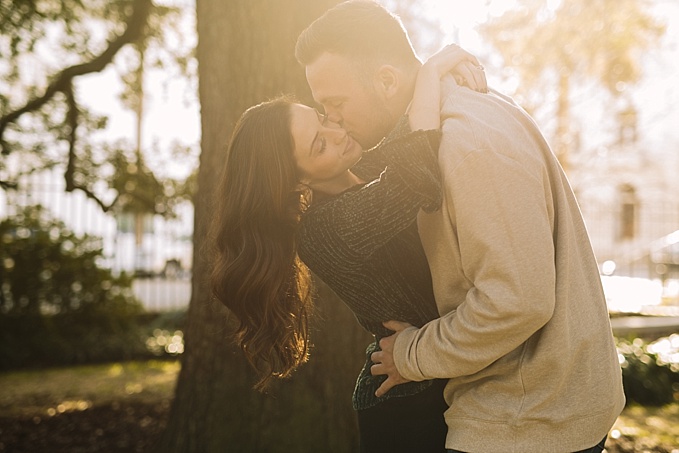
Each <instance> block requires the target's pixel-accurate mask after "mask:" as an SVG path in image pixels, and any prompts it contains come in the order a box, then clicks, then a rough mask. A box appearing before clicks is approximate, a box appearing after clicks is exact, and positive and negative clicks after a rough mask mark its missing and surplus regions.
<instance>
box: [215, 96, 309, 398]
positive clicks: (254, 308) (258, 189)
mask: <svg viewBox="0 0 679 453" xmlns="http://www.w3.org/2000/svg"><path fill="white" fill-rule="evenodd" d="M292 103H293V101H292V99H291V98H289V97H281V98H278V99H275V100H273V101H268V102H264V103H262V104H259V105H256V106H254V107H251V108H249V109H248V110H246V111H245V113H243V115H242V116H241V118H240V119H239V121H238V123H237V124H236V126H235V129H234V131H233V135H232V137H231V141H230V144H229V147H228V152H227V155H226V161H225V166H224V168H223V172H222V175H221V180H220V183H219V191H218V193H217V201H216V203H217V206H216V208H217V209H216V213H215V214H216V215H215V217H214V223H213V225H212V234H211V236H212V243H213V246H214V251H215V257H214V265H213V267H212V272H211V283H212V291H213V293H214V296H215V297H216V298H217V299H218V300H219V301H221V302H222V303H223V304H224V305H226V306H227V307H228V308H229V309H230V310H231V311H232V312H233V313H234V314H235V315H236V317H237V318H238V320H239V322H240V323H239V326H238V329H237V331H236V341H237V344H238V345H239V346H240V347H241V349H242V350H243V352H244V353H245V357H246V358H247V359H248V361H249V362H250V364H251V365H252V366H253V367H254V368H255V370H257V372H258V373H259V381H258V382H257V383H256V384H255V388H256V389H258V390H260V391H263V390H265V389H266V387H267V385H268V384H269V383H270V380H271V378H273V377H287V376H289V375H290V374H291V373H292V372H293V371H294V370H295V369H296V368H297V367H298V366H299V365H301V364H302V363H304V362H306V360H307V358H308V353H309V318H310V313H311V310H312V305H311V276H310V273H309V270H308V269H307V267H306V266H305V265H304V264H303V263H302V262H301V261H300V259H299V257H298V256H297V245H296V228H297V225H298V223H299V217H300V215H301V214H302V212H303V209H304V206H305V203H304V196H303V194H302V193H301V192H299V191H298V190H297V189H296V188H297V187H298V178H297V170H296V165H295V159H294V154H293V147H294V143H293V138H292V135H291V131H290V107H291V105H292Z"/></svg>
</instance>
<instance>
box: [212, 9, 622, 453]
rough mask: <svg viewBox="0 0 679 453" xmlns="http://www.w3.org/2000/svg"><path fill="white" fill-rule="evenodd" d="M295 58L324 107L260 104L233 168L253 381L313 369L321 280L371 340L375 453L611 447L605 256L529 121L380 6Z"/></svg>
mask: <svg viewBox="0 0 679 453" xmlns="http://www.w3.org/2000/svg"><path fill="white" fill-rule="evenodd" d="M295 51H296V57H297V60H298V61H299V62H300V64H301V65H302V66H303V67H304V69H305V71H306V77H307V81H308V83H309V86H310V88H311V92H312V94H313V97H314V99H315V101H316V102H317V103H318V104H320V105H321V106H322V107H323V108H322V111H318V110H316V109H314V108H311V107H308V106H304V105H301V104H299V103H296V102H294V100H292V99H290V98H278V99H275V100H272V101H267V102H264V103H262V104H259V105H256V106H253V107H251V108H250V109H248V110H247V111H246V112H245V113H244V114H243V115H242V117H241V118H240V120H239V122H238V123H237V125H236V127H235V129H234V132H233V135H232V138H231V142H230V144H229V148H228V152H227V154H226V156H225V160H224V169H223V175H222V180H221V183H220V187H219V189H218V190H219V196H218V197H217V198H218V199H219V200H220V201H219V203H220V205H219V206H218V209H217V212H216V215H215V219H214V228H213V243H214V249H215V252H216V258H215V262H214V266H213V271H212V284H213V290H214V294H215V296H216V298H217V299H218V300H220V301H221V302H222V303H224V304H225V305H227V306H228V307H229V309H230V310H231V311H232V312H233V313H234V314H235V315H236V316H237V317H238V319H239V321H240V327H239V329H238V332H237V341H238V343H239V345H240V346H241V348H242V349H243V352H244V353H245V355H246V357H247V358H248V360H249V361H250V362H251V363H252V364H253V365H254V366H255V368H256V369H257V370H258V371H259V372H260V381H259V383H258V385H257V387H259V388H260V389H261V388H264V387H265V386H266V385H267V383H268V382H269V381H270V379H272V378H274V377H277V376H288V375H290V374H291V373H292V372H293V371H294V370H295V369H296V368H297V367H298V366H299V365H300V364H302V363H303V362H305V361H306V359H307V355H308V344H309V327H308V319H309V314H310V312H311V310H312V304H313V301H312V291H311V273H312V272H313V274H314V275H315V276H316V277H318V278H320V279H322V280H323V281H324V282H325V283H326V284H327V285H328V286H330V287H331V288H332V289H333V290H334V291H335V293H336V294H337V295H338V296H339V297H340V298H341V299H342V300H343V301H344V302H345V303H346V304H347V306H348V307H349V308H350V309H351V310H352V311H353V312H354V314H355V315H356V319H357V320H358V322H359V323H360V324H361V325H362V327H363V328H365V329H366V330H367V331H369V332H370V333H372V334H373V335H374V337H375V341H374V343H372V344H371V345H369V346H368V349H367V354H366V364H365V366H364V368H363V370H362V371H361V373H360V375H359V376H358V379H357V383H356V388H355V391H354V395H353V403H354V408H355V409H356V411H357V416H358V422H359V430H360V442H361V451H362V452H400V451H403V452H503V453H506V452H514V453H531V452H540V453H542V452H550V453H551V452H601V451H602V450H603V446H604V442H605V439H606V435H607V433H608V430H609V429H610V428H611V426H612V425H613V423H614V421H615V419H616V418H617V416H618V415H619V413H620V411H621V410H622V408H623V406H624V394H623V390H622V379H621V372H620V367H619V364H618V359H617V353H616V350H615V345H614V342H613V336H612V333H611V327H610V322H609V318H608V312H607V307H606V303H605V298H604V294H603V290H602V287H601V282H600V279H599V273H598V268H597V263H596V260H595V258H594V254H593V252H592V249H591V245H590V242H589V238H588V235H587V231H586V228H585V225H584V222H583V220H582V217H581V214H580V210H579V208H578V205H577V202H576V200H575V197H574V195H573V192H572V190H571V188H570V185H569V183H568V180H567V178H566V175H565V174H564V172H563V170H562V168H561V167H560V165H559V163H558V161H557V159H556V158H555V156H554V154H553V153H552V151H551V149H550V147H549V145H548V144H547V142H546V141H545V139H544V138H543V136H542V134H541V133H540V131H539V129H538V128H537V126H536V125H535V123H534V122H533V120H532V119H531V118H530V117H529V116H528V115H527V114H526V113H525V112H524V111H523V110H522V109H521V108H519V107H518V106H517V105H516V104H515V103H514V102H513V101H512V100H511V99H510V98H507V97H505V96H503V95H501V94H499V93H497V92H495V91H493V90H489V89H488V88H487V86H486V79H485V74H484V73H483V68H482V67H481V66H480V65H479V64H478V61H477V60H476V59H475V58H474V57H473V56H471V55H470V54H468V53H467V52H465V51H464V50H462V49H460V48H459V47H457V46H455V45H451V46H447V47H445V48H443V49H442V50H441V51H439V52H438V53H436V54H435V55H433V56H432V57H431V58H430V59H428V60H427V61H426V62H425V63H421V62H420V60H419V59H418V58H417V56H416V55H415V53H414V51H413V49H412V46H411V44H410V41H409V39H408V36H407V34H406V32H405V30H404V28H403V26H402V24H401V22H400V20H399V19H398V18H397V17H396V16H394V15H392V14H391V13H389V12H388V11H387V10H386V9H384V8H383V7H382V6H380V5H379V4H377V3H375V2H373V1H370V0H350V1H347V2H344V3H341V4H339V5H337V6H336V7H334V8H332V9H330V10H328V11H327V12H326V13H325V14H324V15H323V16H321V17H320V18H318V19H317V20H316V21H314V22H313V23H312V24H311V25H310V26H309V27H308V28H307V29H306V30H304V31H303V32H302V34H301V35H300V36H299V38H298V41H297V46H296V50H295Z"/></svg>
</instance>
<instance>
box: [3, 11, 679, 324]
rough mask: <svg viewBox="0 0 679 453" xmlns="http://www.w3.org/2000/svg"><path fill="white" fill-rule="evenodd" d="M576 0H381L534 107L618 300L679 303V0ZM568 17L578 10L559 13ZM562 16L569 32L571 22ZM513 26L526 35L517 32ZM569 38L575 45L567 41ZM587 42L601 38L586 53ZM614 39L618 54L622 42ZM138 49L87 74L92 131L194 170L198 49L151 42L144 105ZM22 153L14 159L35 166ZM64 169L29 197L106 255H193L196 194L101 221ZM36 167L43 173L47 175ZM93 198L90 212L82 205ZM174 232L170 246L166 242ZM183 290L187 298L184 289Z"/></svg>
mask: <svg viewBox="0 0 679 453" xmlns="http://www.w3.org/2000/svg"><path fill="white" fill-rule="evenodd" d="M569 3H573V4H574V5H575V6H574V7H577V4H578V3H579V2H577V1H572V2H561V1H557V0H551V1H545V2H520V1H512V0H500V1H497V0H494V1H490V0H486V1H479V2H466V1H462V0H446V1H443V0H421V1H418V2H406V1H397V0H383V4H385V5H386V6H387V7H389V8H390V9H392V10H393V11H395V12H397V13H398V14H400V15H401V16H402V18H403V20H404V22H405V25H406V27H407V29H408V31H409V33H410V35H411V38H412V41H413V43H414V45H415V47H416V50H417V51H418V53H419V54H420V55H421V56H422V57H423V58H426V56H428V55H430V54H431V53H432V52H434V51H435V50H437V49H438V48H440V47H441V46H442V45H444V44H446V43H449V42H457V43H459V44H461V45H462V46H463V47H464V48H466V49H468V50H469V51H471V52H472V53H474V54H475V55H477V56H478V58H479V59H480V60H481V61H482V62H483V64H484V65H485V67H486V72H487V76H488V79H489V81H490V83H491V85H492V86H494V87H496V88H498V89H500V90H501V91H504V92H505V93H507V94H510V95H512V96H514V97H515V99H516V100H517V101H518V102H519V103H521V105H522V106H524V108H526V109H527V110H528V111H529V112H530V113H531V114H532V115H533V116H534V118H535V119H536V121H537V122H538V124H539V125H540V127H541V129H542V130H543V132H544V133H545V135H546V136H547V138H548V140H549V141H550V143H551V144H552V146H553V148H554V150H555V152H557V154H558V155H559V158H560V160H561V161H562V164H563V165H564V167H565V168H566V170H567V172H568V174H569V177H570V179H571V182H572V185H573V188H574V190H575V191H576V194H577V195H578V198H579V200H580V203H581V206H582V210H583V213H584V215H585V218H586V221H587V224H588V227H589V230H590V234H591V236H592V242H593V245H594V248H595V252H596V254H597V258H598V260H599V262H600V264H601V271H602V275H603V278H604V284H605V287H606V290H607V294H608V296H609V303H610V307H611V310H612V311H625V312H629V311H631V312H644V311H648V310H651V311H654V310H655V311H656V312H657V309H654V308H653V307H658V306H662V307H665V308H663V310H665V311H666V312H668V313H670V312H671V313H673V314H677V313H676V312H674V311H672V308H671V307H674V306H676V305H677V304H679V283H678V280H677V278H678V275H679V274H677V272H679V271H678V268H677V266H679V245H678V244H677V242H678V241H677V238H676V234H674V235H673V233H674V232H675V231H677V230H678V229H679V201H677V198H676V194H677V193H678V192H679V183H678V181H679V178H677V177H676V176H675V175H676V174H679V128H677V127H676V125H677V124H679V109H677V108H675V106H676V105H677V104H678V103H679V83H677V82H679V68H678V65H679V63H677V62H678V61H679V49H678V41H679V33H677V27H678V26H679V4H677V2H674V1H669V0H655V1H650V2H638V5H639V6H640V7H643V8H644V10H643V14H645V15H647V16H648V18H649V21H650V24H649V23H646V25H645V26H646V27H648V28H651V29H653V30H652V31H649V32H647V33H644V32H643V30H642V31H639V30H637V28H638V27H640V26H641V25H640V23H639V22H638V21H635V19H636V18H635V17H626V16H625V15H624V14H625V12H626V9H625V8H626V7H623V6H622V5H625V4H628V3H630V2H623V3H621V4H620V5H618V3H616V2H602V7H606V8H609V9H608V10H605V9H604V10H605V11H607V12H606V14H605V15H602V16H600V17H591V18H584V19H583V18H582V17H579V16H577V15H576V16H575V18H573V17H571V18H568V17H563V16H564V14H563V13H559V14H561V16H557V13H558V12H559V11H561V10H563V9H564V8H563V6H564V4H566V5H568V4H569ZM632 3H634V2H632ZM165 4H168V5H173V6H180V7H181V8H182V14H181V16H180V17H179V18H178V19H177V20H176V23H177V26H176V28H174V29H172V31H171V32H168V36H167V37H166V45H167V46H168V47H170V48H177V49H182V51H186V49H190V48H192V47H193V46H195V43H196V36H195V30H194V11H193V4H192V3H191V2H189V1H183V0H182V1H180V0H177V1H173V2H165ZM526 5H528V6H526ZM531 8H532V9H533V10H531ZM604 10H602V12H603V11H604ZM517 11H518V12H521V11H523V13H522V14H523V16H525V17H521V15H522V14H517V17H516V18H506V19H504V20H503V15H509V14H513V13H516V12H517ZM634 12H635V11H634V10H631V9H630V10H629V11H628V13H629V14H632V13H634ZM574 14H575V13H574ZM531 16H532V18H531ZM568 20H570V21H572V22H573V23H571V24H568V23H566V24H565V25H564V24H563V23H561V24H559V21H561V22H565V21H568ZM550 21H551V22H552V23H553V24H552V25H551V27H552V28H553V29H555V30H557V31H556V32H554V33H555V34H554V35H549V32H540V33H538V32H537V31H536V30H538V28H545V29H549V28H550V25H549V22H550ZM579 21H581V22H583V24H578V22H579ZM590 22H593V23H595V25H594V27H599V28H602V29H604V30H610V33H608V34H609V35H611V34H615V33H618V34H620V35H621V36H622V37H621V38H619V39H618V40H617V41H614V42H608V43H601V45H602V46H603V45H607V46H618V49H617V50H615V49H613V50H611V49H604V51H601V52H599V53H597V52H596V51H595V50H592V49H596V48H597V45H598V44H599V42H597V40H596V39H591V40H590V38H589V37H587V36H581V35H580V34H579V33H578V30H579V29H580V28H578V27H579V26H580V25H582V26H583V28H585V26H586V25H589V23H590ZM545 24H546V25H545ZM519 25H520V26H521V28H520V29H519ZM484 27H485V28H484ZM558 27H562V29H563V30H571V31H572V33H571V34H568V33H565V32H564V33H560V32H559V30H558ZM569 27H570V28H569ZM616 27H618V28H621V30H622V31H621V30H617V31H616ZM654 27H655V29H654ZM93 29H95V30H96V27H93ZM656 29H657V30H656ZM658 30H659V31H658ZM519 31H521V33H519ZM54 33H56V31H54ZM559 33H560V34H559ZM625 33H627V34H629V35H630V37H628V38H627V39H628V41H629V39H636V40H638V41H639V43H638V45H631V44H630V43H629V42H628V41H626V40H625V39H624V37H625V36H626V35H625ZM95 35H96V33H95ZM545 37H548V38H549V39H548V40H547V38H545ZM103 38H104V37H103V36H99V39H103ZM510 38H511V39H515V40H518V41H519V42H518V44H517V43H511V42H510V43H508V42H509V41H508V39H510ZM641 38H643V39H641ZM511 39H510V41H511ZM497 45H499V46H500V47H498V46H497ZM41 46H42V47H44V48H42V47H41V48H39V54H40V55H41V58H40V59H39V60H36V59H32V60H31V59H27V60H26V61H25V67H26V68H27V70H26V71H24V72H23V73H22V75H23V76H24V77H26V78H29V80H27V82H28V83H36V84H38V85H40V83H43V82H40V81H41V80H43V77H44V75H45V74H46V73H49V72H50V71H53V70H54V69H55V68H58V67H59V66H60V64H61V63H62V62H61V61H60V60H59V58H58V57H54V55H58V53H57V52H56V51H54V49H51V48H50V42H49V41H48V42H41ZM569 46H572V49H570V53H568V52H563V55H558V54H557V51H558V50H559V49H566V50H568V48H569ZM583 46H586V47H583ZM624 46H628V48H626V49H625V48H623V47H624ZM587 47H588V48H590V51H588V52H587V53H586V52H585V50H584V49H586V48H587ZM614 50H615V51H617V52H619V53H620V55H613V52H614ZM578 52H579V53H578ZM602 52H603V55H602ZM606 52H607V53H606ZM606 55H609V56H611V55H613V56H612V57H611V58H621V59H624V58H629V59H630V60H631V62H630V67H627V66H625V65H626V64H627V62H625V61H622V62H621V64H620V65H618V67H615V66H613V65H611V66H607V65H606V64H605V63H602V59H604V58H606ZM135 58H136V57H135V55H134V52H133V51H132V50H130V49H124V50H123V51H122V52H121V55H120V56H119V57H117V58H116V60H115V64H114V65H111V66H110V67H109V68H107V69H106V70H104V71H103V72H101V73H95V74H90V75H87V76H84V77H81V78H79V79H78V80H77V96H78V99H79V101H80V102H81V104H82V105H85V106H87V108H89V109H91V111H92V112H93V114H98V115H106V116H108V122H107V124H106V127H105V128H104V129H103V130H99V131H95V132H93V134H92V139H93V140H100V141H108V142H112V141H113V142H114V141H116V140H122V141H127V142H128V143H137V144H138V146H139V148H140V149H141V150H142V152H143V156H144V160H145V164H146V165H147V166H148V167H149V168H150V169H151V170H152V171H153V172H155V173H156V174H158V175H160V176H162V177H171V178H176V179H180V180H181V179H184V178H187V177H188V176H189V175H190V174H191V172H192V171H193V169H195V167H196V165H197V156H198V149H199V140H200V116H199V113H200V112H199V106H198V101H197V95H196V83H197V82H196V80H195V61H193V60H190V61H189V62H188V64H187V65H188V72H187V73H186V74H182V73H181V72H180V71H179V70H177V69H176V68H172V67H167V66H163V67H158V66H157V65H156V64H154V62H153V60H154V58H155V57H154V55H153V54H151V55H150V56H147V61H146V62H145V70H144V71H145V72H144V77H143V80H142V81H141V83H142V86H143V104H142V106H141V107H139V106H137V107H134V106H133V108H130V103H129V102H128V103H127V105H126V104H125V103H123V102H121V96H124V93H125V88H124V85H123V82H122V81H121V79H120V76H119V74H120V72H121V70H123V69H125V68H126V67H131V66H134V64H135V61H136V60H135ZM158 60H160V58H158ZM560 64H561V65H563V66H564V67H565V68H566V71H567V76H568V87H567V91H564V85H563V83H562V81H561V80H559V72H560V71H561V69H562V68H560V67H559V65H560ZM616 70H620V71H627V72H629V71H632V72H633V74H627V73H622V74H618V75H619V76H620V77H619V78H620V80H623V81H619V82H617V85H614V86H613V87H610V86H606V84H607V83H610V82H609V81H608V79H610V78H611V77H610V72H615V71H616ZM607 72H608V75H607ZM187 74H188V77H187ZM614 75H615V74H614ZM564 96H565V97H567V102H565V101H564V100H563V98H564ZM12 157H13V156H10V158H9V159H8V161H7V169H6V171H9V172H10V173H11V172H12V171H25V170H26V169H25V168H23V169H22V166H21V164H19V163H17V162H13V161H12V159H11V158H12ZM16 159H19V157H18V156H17V157H16ZM61 171H62V169H60V168H55V169H54V170H53V171H52V172H51V173H52V175H51V176H50V177H49V178H48V180H49V181H51V182H50V188H49V189H47V190H40V189H39V187H40V184H39V182H38V181H34V182H32V183H31V187H32V190H31V191H30V193H28V194H24V195H23V196H24V197H28V198H30V199H32V200H34V201H39V202H41V203H42V204H46V205H55V202H54V201H52V200H59V201H58V202H56V204H57V205H59V206H63V208H62V209H61V212H56V213H55V214H56V215H57V216H59V217H61V218H64V220H66V221H67V223H68V224H69V225H70V226H71V227H72V228H73V229H74V230H75V231H76V232H86V231H87V232H90V233H93V234H97V235H99V236H101V237H102V238H103V241H104V246H105V251H106V253H105V256H106V259H107V260H108V261H109V265H110V266H112V267H113V268H114V269H116V270H118V271H121V270H128V271H129V270H139V271H148V272H149V273H153V272H158V271H160V270H162V269H164V267H165V265H166V263H176V262H177V261H179V262H181V265H182V266H183V267H184V268H187V266H189V265H190V261H191V250H190V236H191V229H192V219H191V207H190V205H188V204H181V205H178V206H177V207H176V210H177V211H178V213H179V216H178V217H177V218H174V219H171V220H168V219H162V218H161V217H158V216H150V217H147V218H145V219H143V220H140V219H139V218H129V217H126V216H125V215H121V216H119V218H117V219H115V222H114V221H113V219H111V218H110V217H107V218H106V219H105V220H103V221H98V220H97V221H95V220H93V219H94V218H97V217H101V215H97V207H96V206H92V207H90V208H88V207H87V205H91V204H92V203H90V201H89V200H85V197H84V196H82V194H79V193H77V192H75V193H72V194H63V193H62V191H61V190H60V188H59V186H60V184H62V183H61V179H62V178H61V177H60V172H61ZM31 177H32V178H34V179H36V178H37V180H39V181H45V175H44V174H42V175H40V176H38V175H35V174H34V175H32V176H31ZM8 196H10V195H8V194H6V193H0V215H4V214H6V213H7V210H8V208H7V205H8V201H7V199H6V198H7V197H8ZM107 196H108V197H112V195H106V194H105V195H104V198H106V197H107ZM17 197H20V195H17ZM28 198H27V199H26V200H24V202H28ZM88 209H89V211H87V214H86V215H74V214H73V213H74V212H81V213H82V212H85V210H88ZM106 220H108V221H106ZM168 243H171V244H173V245H172V246H171V247H161V244H168ZM137 286H143V285H141V284H139V285H137ZM176 293H177V292H176V291H175V292H173V294H176ZM180 293H181V294H183V297H188V292H187V291H183V292H181V291H180ZM149 297H150V296H147V299H148V298H149ZM187 302H188V301H187V300H185V301H184V302H182V303H187ZM177 303H179V302H177Z"/></svg>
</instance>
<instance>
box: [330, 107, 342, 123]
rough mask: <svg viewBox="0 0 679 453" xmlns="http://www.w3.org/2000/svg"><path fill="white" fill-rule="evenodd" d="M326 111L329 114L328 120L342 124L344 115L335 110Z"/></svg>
mask: <svg viewBox="0 0 679 453" xmlns="http://www.w3.org/2000/svg"><path fill="white" fill-rule="evenodd" d="M326 113H327V114H328V117H327V120H328V121H329V122H331V123H335V124H338V125H339V126H342V115H340V114H339V113H337V111H335V110H326Z"/></svg>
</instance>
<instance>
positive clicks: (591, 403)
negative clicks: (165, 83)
mask: <svg viewBox="0 0 679 453" xmlns="http://www.w3.org/2000/svg"><path fill="white" fill-rule="evenodd" d="M443 93H445V96H444V97H443V99H442V119H443V126H442V127H443V138H442V142H441V147H440V151H439V164H440V168H441V172H442V178H443V186H444V189H443V190H444V201H443V206H442V209H441V210H440V211H437V212H434V213H424V212H422V213H420V215H419V218H418V226H419V231H420V237H421V238H422V242H423V245H424V248H425V252H426V254H427V260H428V262H429V265H430V267H431V271H432V276H433V285H434V294H435V296H436V301H437V305H438V308H439V313H440V314H441V318H439V319H436V320H434V321H432V322H430V323H428V324H426V325H425V326H424V327H422V328H420V329H416V328H409V329H407V330H405V331H403V332H402V333H401V334H400V335H399V336H398V338H397V340H396V344H395V350H394V359H395V362H396V366H397V368H398V369H399V371H400V372H401V374H402V375H403V376H404V377H406V378H408V379H411V380H413V381H421V380H425V379H433V378H450V380H449V383H448V385H447V387H446V390H445V398H446V400H447V402H448V404H449V405H450V408H449V409H448V411H447V412H446V414H445V415H446V422H447V424H448V436H447V439H446V447H447V448H453V449H457V450H461V451H465V452H487V453H490V452H502V453H511V452H514V453H531V452H536V453H537V452H539V453H545V452H548V453H553V452H573V451H577V450H582V449H585V448H589V447H592V446H594V445H596V444H597V443H598V442H599V441H600V440H601V439H602V438H603V437H604V436H605V435H606V434H607V433H608V431H609V429H610V428H611V426H612V425H613V423H614V421H615V419H616V418H617V416H618V415H619V414H620V412H621V410H622V408H623V406H624V394H623V389H622V377H621V370H620V366H619V363H618V357H617V352H616V349H615V344H614V341H613V336H612V333H611V326H610V321H609V317H608V312H607V307H606V302H605V298H604V294H603V290H602V287H601V281H600V278H599V272H598V268H597V264H596V260H595V258H594V254H593V252H592V249H591V245H590V242H589V238H588V235H587V231H586V229H585V225H584V223H583V220H582V217H581V214H580V210H579V208H578V205H577V202H576V200H575V198H574V196H573V192H572V190H571V188H570V186H569V183H568V180H567V178H566V175H565V174H564V172H563V171H562V169H561V167H560V165H559V163H558V161H557V160H556V158H555V156H554V155H553V153H552V152H551V150H550V148H549V146H548V145H547V143H546V142H545V140H544V138H543V137H542V135H541V134H540V132H539V130H538V128H537V127H536V125H535V124H534V123H533V121H532V120H531V119H530V117H529V116H528V115H527V114H526V113H525V112H524V111H523V110H521V109H520V108H518V107H517V106H516V105H515V104H513V102H511V100H510V99H508V98H504V97H502V96H501V95H497V94H479V93H476V92H474V91H471V90H468V89H463V88H459V87H457V85H455V82H454V81H453V80H452V79H450V80H445V81H444V83H443Z"/></svg>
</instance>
